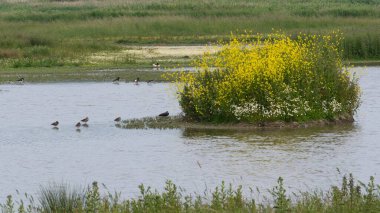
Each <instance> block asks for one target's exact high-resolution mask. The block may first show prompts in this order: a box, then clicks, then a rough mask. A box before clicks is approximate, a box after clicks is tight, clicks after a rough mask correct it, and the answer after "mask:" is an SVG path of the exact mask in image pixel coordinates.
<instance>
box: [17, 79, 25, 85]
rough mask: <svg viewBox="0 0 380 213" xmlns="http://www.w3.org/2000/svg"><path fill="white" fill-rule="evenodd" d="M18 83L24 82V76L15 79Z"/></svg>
mask: <svg viewBox="0 0 380 213" xmlns="http://www.w3.org/2000/svg"><path fill="white" fill-rule="evenodd" d="M16 82H17V83H18V84H23V83H24V78H19V79H17V81H16Z"/></svg>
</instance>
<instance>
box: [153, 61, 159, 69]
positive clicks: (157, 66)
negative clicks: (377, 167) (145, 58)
mask: <svg viewBox="0 0 380 213" xmlns="http://www.w3.org/2000/svg"><path fill="white" fill-rule="evenodd" d="M152 66H153V68H156V69H158V68H160V64H159V63H158V62H157V63H154V64H153V65H152Z"/></svg>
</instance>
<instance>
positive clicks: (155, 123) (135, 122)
mask: <svg viewBox="0 0 380 213" xmlns="http://www.w3.org/2000/svg"><path fill="white" fill-rule="evenodd" d="M354 121H355V120H354V118H353V116H340V117H338V118H335V119H333V120H327V119H320V120H311V121H305V122H285V121H265V122H257V123H246V122H240V123H211V122H196V121H188V120H186V119H185V118H184V117H183V116H181V115H177V116H169V117H144V118H140V119H128V120H123V121H122V122H121V123H120V124H116V126H117V127H119V128H122V129H203V130H235V131H236V130H239V131H240V130H241V131H250V130H276V129H298V128H311V127H324V126H330V125H332V126H335V125H347V124H350V125H351V124H353V123H354Z"/></svg>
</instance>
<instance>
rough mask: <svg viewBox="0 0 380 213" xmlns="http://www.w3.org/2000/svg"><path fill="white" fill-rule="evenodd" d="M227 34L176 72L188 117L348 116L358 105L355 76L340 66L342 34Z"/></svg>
mask: <svg viewBox="0 0 380 213" xmlns="http://www.w3.org/2000/svg"><path fill="white" fill-rule="evenodd" d="M251 37H252V35H249V34H247V36H246V39H245V38H244V36H239V38H237V37H235V36H232V38H231V40H230V41H229V42H227V43H224V44H223V48H222V50H221V51H220V52H219V53H217V54H216V55H211V54H207V53H206V54H204V55H203V57H202V58H200V59H199V60H198V61H196V62H195V66H196V67H197V72H196V73H195V74H194V73H182V74H179V75H178V74H177V76H175V78H176V79H177V85H178V89H179V102H180V105H181V107H182V109H183V112H184V113H185V116H186V117H187V118H190V119H193V120H196V121H207V122H216V123H221V122H240V121H243V122H266V121H297V122H298V121H301V122H302V121H310V120H322V119H326V120H335V119H342V118H344V119H350V118H352V116H353V114H354V113H355V111H356V109H357V108H358V106H359V96H360V89H359V85H358V82H357V78H355V77H354V76H351V74H350V73H349V71H348V68H347V67H345V66H344V63H343V60H342V51H341V49H340V46H341V45H340V43H341V41H342V39H343V38H342V35H341V33H336V32H334V33H331V34H329V35H307V34H299V35H298V37H297V38H295V39H294V38H291V37H290V36H288V35H286V34H284V33H273V34H270V35H269V36H267V37H263V35H260V34H258V35H256V36H255V37H257V38H258V39H256V40H255V41H252V40H251V39H249V38H251Z"/></svg>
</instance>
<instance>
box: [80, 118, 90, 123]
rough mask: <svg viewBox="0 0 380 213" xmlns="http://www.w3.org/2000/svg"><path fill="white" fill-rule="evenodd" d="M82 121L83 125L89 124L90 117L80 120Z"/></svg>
mask: <svg viewBox="0 0 380 213" xmlns="http://www.w3.org/2000/svg"><path fill="white" fill-rule="evenodd" d="M80 121H82V122H83V123H87V122H88V117H85V118H83V119H82V120H80Z"/></svg>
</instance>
